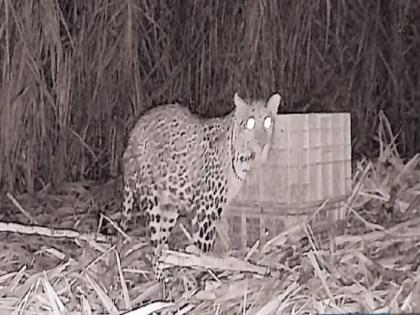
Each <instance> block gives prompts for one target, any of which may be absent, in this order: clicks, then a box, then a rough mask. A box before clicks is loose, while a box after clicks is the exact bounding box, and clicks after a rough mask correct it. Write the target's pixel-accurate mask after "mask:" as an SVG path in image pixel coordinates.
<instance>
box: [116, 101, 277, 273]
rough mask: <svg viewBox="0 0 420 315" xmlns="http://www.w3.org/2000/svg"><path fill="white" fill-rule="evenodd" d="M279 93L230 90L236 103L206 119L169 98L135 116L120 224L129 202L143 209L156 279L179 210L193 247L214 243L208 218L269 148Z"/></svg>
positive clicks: (214, 215) (211, 218)
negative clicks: (261, 95)
mask: <svg viewBox="0 0 420 315" xmlns="http://www.w3.org/2000/svg"><path fill="white" fill-rule="evenodd" d="M280 99H281V98H280V95H279V94H274V95H272V96H271V97H270V98H269V99H268V101H260V100H258V101H256V100H252V101H245V100H243V99H241V98H240V97H239V96H238V95H237V94H235V96H234V105H235V108H234V110H233V111H232V112H231V113H230V114H228V115H226V116H224V117H218V118H212V119H206V118H203V117H200V116H198V115H195V114H193V113H191V112H190V111H189V110H188V109H187V108H186V107H183V106H181V105H179V104H168V105H162V106H158V107H155V108H153V109H151V110H149V111H147V112H146V113H145V114H144V115H143V116H142V117H141V118H140V119H139V121H138V122H137V124H136V126H135V127H134V129H133V130H132V132H131V134H130V137H129V142H128V145H127V148H126V151H125V152H124V156H123V165H124V201H123V215H122V221H121V225H122V227H123V228H124V229H127V228H128V225H129V224H130V222H131V220H132V217H133V214H132V212H133V208H134V207H135V206H136V207H135V208H136V209H137V208H138V209H139V210H140V211H141V212H142V213H144V214H146V217H147V218H148V220H147V221H148V229H149V234H150V240H151V244H152V246H153V248H154V259H153V269H154V273H155V276H156V278H157V280H162V275H163V273H162V269H161V266H160V265H159V262H158V260H159V253H160V250H161V248H162V246H166V244H167V242H168V238H169V236H170V234H171V231H172V229H173V228H174V226H175V224H176V222H177V219H178V217H179V216H180V215H181V214H182V215H184V214H185V215H189V216H190V217H191V218H192V219H191V224H192V231H193V239H194V242H195V244H196V245H197V247H198V248H199V249H200V250H202V251H204V252H208V251H211V250H212V249H213V246H214V241H215V237H216V229H215V221H216V220H218V219H220V216H221V215H222V213H223V211H224V209H226V207H227V206H228V205H229V202H230V201H231V200H232V199H233V198H234V197H235V195H236V194H237V193H238V191H239V189H240V187H241V184H242V183H243V181H244V179H245V178H246V176H247V174H248V173H249V171H250V170H251V169H252V167H253V165H255V164H256V163H260V162H261V161H262V160H264V159H265V158H266V156H267V154H268V150H269V148H270V144H271V141H272V135H273V128H274V118H275V115H276V113H277V110H278V106H279V103H280Z"/></svg>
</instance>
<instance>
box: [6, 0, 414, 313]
mask: <svg viewBox="0 0 420 315" xmlns="http://www.w3.org/2000/svg"><path fill="white" fill-rule="evenodd" d="M419 6H420V2H417V1H405V2H401V1H388V2H387V1H377V2H367V1H362V0H356V1H339V2H335V1H267V0H261V1H254V0H248V1H232V2H231V1H224V2H223V1H202V2H200V1H193V0H187V1H145V0H127V1H111V0H103V1H85V0H74V1H62V0H45V1H6V0H5V1H0V65H1V76H0V80H1V81H0V104H1V106H0V186H1V189H0V190H1V191H2V192H3V191H4V192H9V194H5V195H4V196H2V197H4V198H2V199H1V201H2V202H1V210H0V221H1V224H0V235H1V237H0V246H1V249H0V314H100V313H103V314H117V313H119V312H120V310H124V309H133V308H136V309H137V310H136V311H133V312H132V313H131V314H150V313H151V312H152V311H154V310H158V309H161V308H169V309H172V310H175V312H176V313H177V314H313V313H316V312H324V311H330V312H335V311H347V312H349V311H374V310H376V311H381V310H382V311H393V312H403V311H404V312H409V311H413V312H414V311H417V312H420V305H418V301H419V295H420V287H419V284H418V283H419V271H418V269H419V268H418V266H419V261H420V256H419V237H420V233H419V231H420V229H419V225H420V222H419V218H418V211H419V207H420V206H419V203H420V197H419V188H420V187H419V185H420V184H419V180H418V179H419V178H420V174H419V172H420V171H419V156H418V155H415V154H414V153H415V152H417V151H418V150H419V149H420V148H419V143H420V141H419V138H418V137H419V134H418V129H419V120H420V119H419V113H420V110H419V108H418V106H419V105H418V104H420V102H419V100H420V97H419V96H420V89H418V72H417V71H418V69H419V67H418V56H419V55H420V41H419V39H420V36H418V35H419V23H420V22H419V21H420V17H419V12H420V10H419V9H420V8H419ZM273 90H279V92H280V93H281V94H282V96H283V98H284V100H285V105H284V108H283V110H285V111H288V110H311V111H317V110H322V111H341V110H348V111H351V112H352V117H353V130H354V134H353V135H354V139H355V141H354V150H355V151H356V152H364V153H365V154H369V156H370V157H374V158H375V157H376V159H375V160H371V159H369V160H366V161H360V159H359V160H357V161H356V162H357V164H356V166H355V169H354V170H355V175H354V191H353V195H352V196H351V197H350V198H349V200H348V202H347V209H348V214H347V217H346V219H345V220H344V221H343V222H338V223H337V226H336V227H335V229H331V231H332V232H334V233H335V235H334V233H330V234H331V235H328V237H327V239H323V238H321V240H318V237H317V232H316V229H315V227H314V231H315V232H314V234H313V235H312V233H311V229H309V228H308V227H306V228H305V229H303V227H302V226H301V227H297V228H296V229H295V230H296V231H293V232H294V233H291V232H290V231H285V232H284V233H283V234H281V235H279V236H277V237H275V238H274V239H273V240H272V241H271V242H270V243H269V244H268V245H265V246H264V247H261V246H259V244H256V245H255V246H254V247H253V248H252V249H250V250H249V251H247V252H238V253H230V256H231V257H230V258H227V257H226V253H225V254H224V255H221V256H216V257H211V256H210V257H207V256H206V257H197V255H194V254H193V253H190V254H185V253H182V254H178V253H177V252H165V254H166V255H164V259H166V262H168V263H169V262H172V263H174V262H176V263H177V264H179V265H181V266H185V265H194V268H186V267H180V266H178V267H173V269H172V270H173V271H174V272H173V274H174V275H175V279H174V281H172V282H171V283H170V285H168V287H167V293H168V294H169V295H170V297H171V298H172V300H173V301H174V302H170V303H168V302H162V301H159V300H157V301H156V297H158V296H159V294H161V290H160V288H159V286H158V285H156V284H154V283H153V282H152V281H151V280H150V279H151V275H150V266H149V260H148V257H149V253H148V246H147V242H146V241H145V239H144V238H143V237H141V236H131V235H130V237H127V238H125V237H124V239H126V244H125V245H124V246H123V248H122V249H124V250H121V247H120V246H116V245H114V244H118V242H117V240H116V237H115V236H109V237H106V236H100V235H98V234H96V233H94V232H95V231H96V230H97V227H98V212H99V211H102V212H104V213H105V214H106V215H107V217H109V219H108V218H105V217H103V220H105V221H108V220H110V221H112V220H113V219H114V215H115V214H118V209H119V203H118V201H119V196H118V194H116V189H115V187H116V186H117V184H116V183H117V182H118V180H110V179H109V175H111V176H116V175H117V174H118V161H119V157H120V155H121V152H122V150H123V147H124V144H125V139H126V133H127V131H128V130H129V129H130V127H131V126H132V124H133V122H134V121H135V119H136V118H137V117H138V116H139V115H140V113H141V112H142V111H144V110H145V109H146V108H149V107H151V106H154V104H156V103H161V102H166V101H173V100H175V99H178V100H182V101H185V102H187V103H188V102H191V103H192V104H191V107H193V108H194V109H195V110H197V111H200V112H205V113H207V114H208V115H214V114H217V113H221V112H224V111H226V110H227V109H228V108H229V103H230V101H229V100H230V99H231V98H232V95H233V92H234V91H239V93H240V94H242V95H244V96H264V95H269V94H270V93H271V92H272V91H273ZM197 104H200V105H197ZM378 109H383V110H384V111H385V112H386V114H387V116H388V117H389V118H390V121H391V124H392V125H393V126H394V127H395V128H396V129H398V130H399V134H398V143H399V146H398V149H397V146H396V145H395V143H396V137H394V136H393V135H392V133H391V132H390V128H389V123H388V121H387V120H386V119H385V116H384V115H383V114H379V116H378ZM378 128H379V130H380V132H379V134H378V135H379V141H378V142H377V143H379V146H377V145H376V144H375V143H374V142H373V140H377V139H375V138H374V136H375V135H377V132H376V131H377V130H378ZM376 148H379V150H376V151H375V150H374V149H376ZM373 152H379V153H378V154H376V153H373ZM400 153H401V154H403V155H404V156H413V157H412V158H411V159H410V160H408V161H406V160H404V159H402V158H401V157H400V155H399V154H400ZM99 178H100V179H106V180H104V182H101V183H98V182H96V181H93V179H99ZM87 179H89V180H87ZM9 222H13V223H14V224H9ZM303 231H307V234H306V233H303ZM139 232H141V231H139ZM318 232H320V231H318ZM321 232H323V231H321ZM296 233H297V235H295V234H296ZM116 234H118V233H114V235H116ZM139 234H140V233H139ZM321 234H322V233H321ZM327 234H328V233H327ZM119 235H121V233H120V234H119ZM312 236H313V237H312ZM333 236H335V237H333ZM302 237H304V238H303V239H306V241H307V245H309V247H314V248H313V250H310V251H308V248H307V247H306V248H302V246H301V243H300V242H299V240H300V239H301V238H302ZM178 245H179V244H178ZM177 249H179V248H177ZM207 267H211V268H207ZM267 267H269V269H270V275H269V276H267V275H266V270H267ZM197 279H198V281H197ZM151 301H154V302H151ZM147 302H150V303H148V304H147V305H145V303H147Z"/></svg>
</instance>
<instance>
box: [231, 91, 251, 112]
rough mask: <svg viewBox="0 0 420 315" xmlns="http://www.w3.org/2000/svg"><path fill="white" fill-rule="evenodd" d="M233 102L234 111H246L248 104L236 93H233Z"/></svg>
mask: <svg viewBox="0 0 420 315" xmlns="http://www.w3.org/2000/svg"><path fill="white" fill-rule="evenodd" d="M233 102H234V104H235V111H236V112H237V113H238V114H239V115H240V114H242V113H244V112H246V110H247V108H248V104H247V103H246V102H245V101H244V100H243V99H242V98H241V97H240V96H239V95H238V93H235V95H234V96H233Z"/></svg>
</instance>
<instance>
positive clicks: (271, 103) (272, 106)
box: [266, 93, 281, 115]
mask: <svg viewBox="0 0 420 315" xmlns="http://www.w3.org/2000/svg"><path fill="white" fill-rule="evenodd" d="M280 101H281V96H280V94H278V93H275V94H273V95H271V97H270V98H269V99H268V101H267V104H266V107H267V109H268V110H269V111H270V112H271V113H272V114H273V115H277V111H278V109H279V106H280Z"/></svg>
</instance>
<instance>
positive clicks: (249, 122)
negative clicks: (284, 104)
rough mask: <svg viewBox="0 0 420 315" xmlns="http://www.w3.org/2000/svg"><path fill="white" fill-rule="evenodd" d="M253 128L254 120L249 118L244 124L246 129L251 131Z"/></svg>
mask: <svg viewBox="0 0 420 315" xmlns="http://www.w3.org/2000/svg"><path fill="white" fill-rule="evenodd" d="M254 128H255V118H254V117H249V118H248V120H247V122H246V129H249V130H252V129H254Z"/></svg>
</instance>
